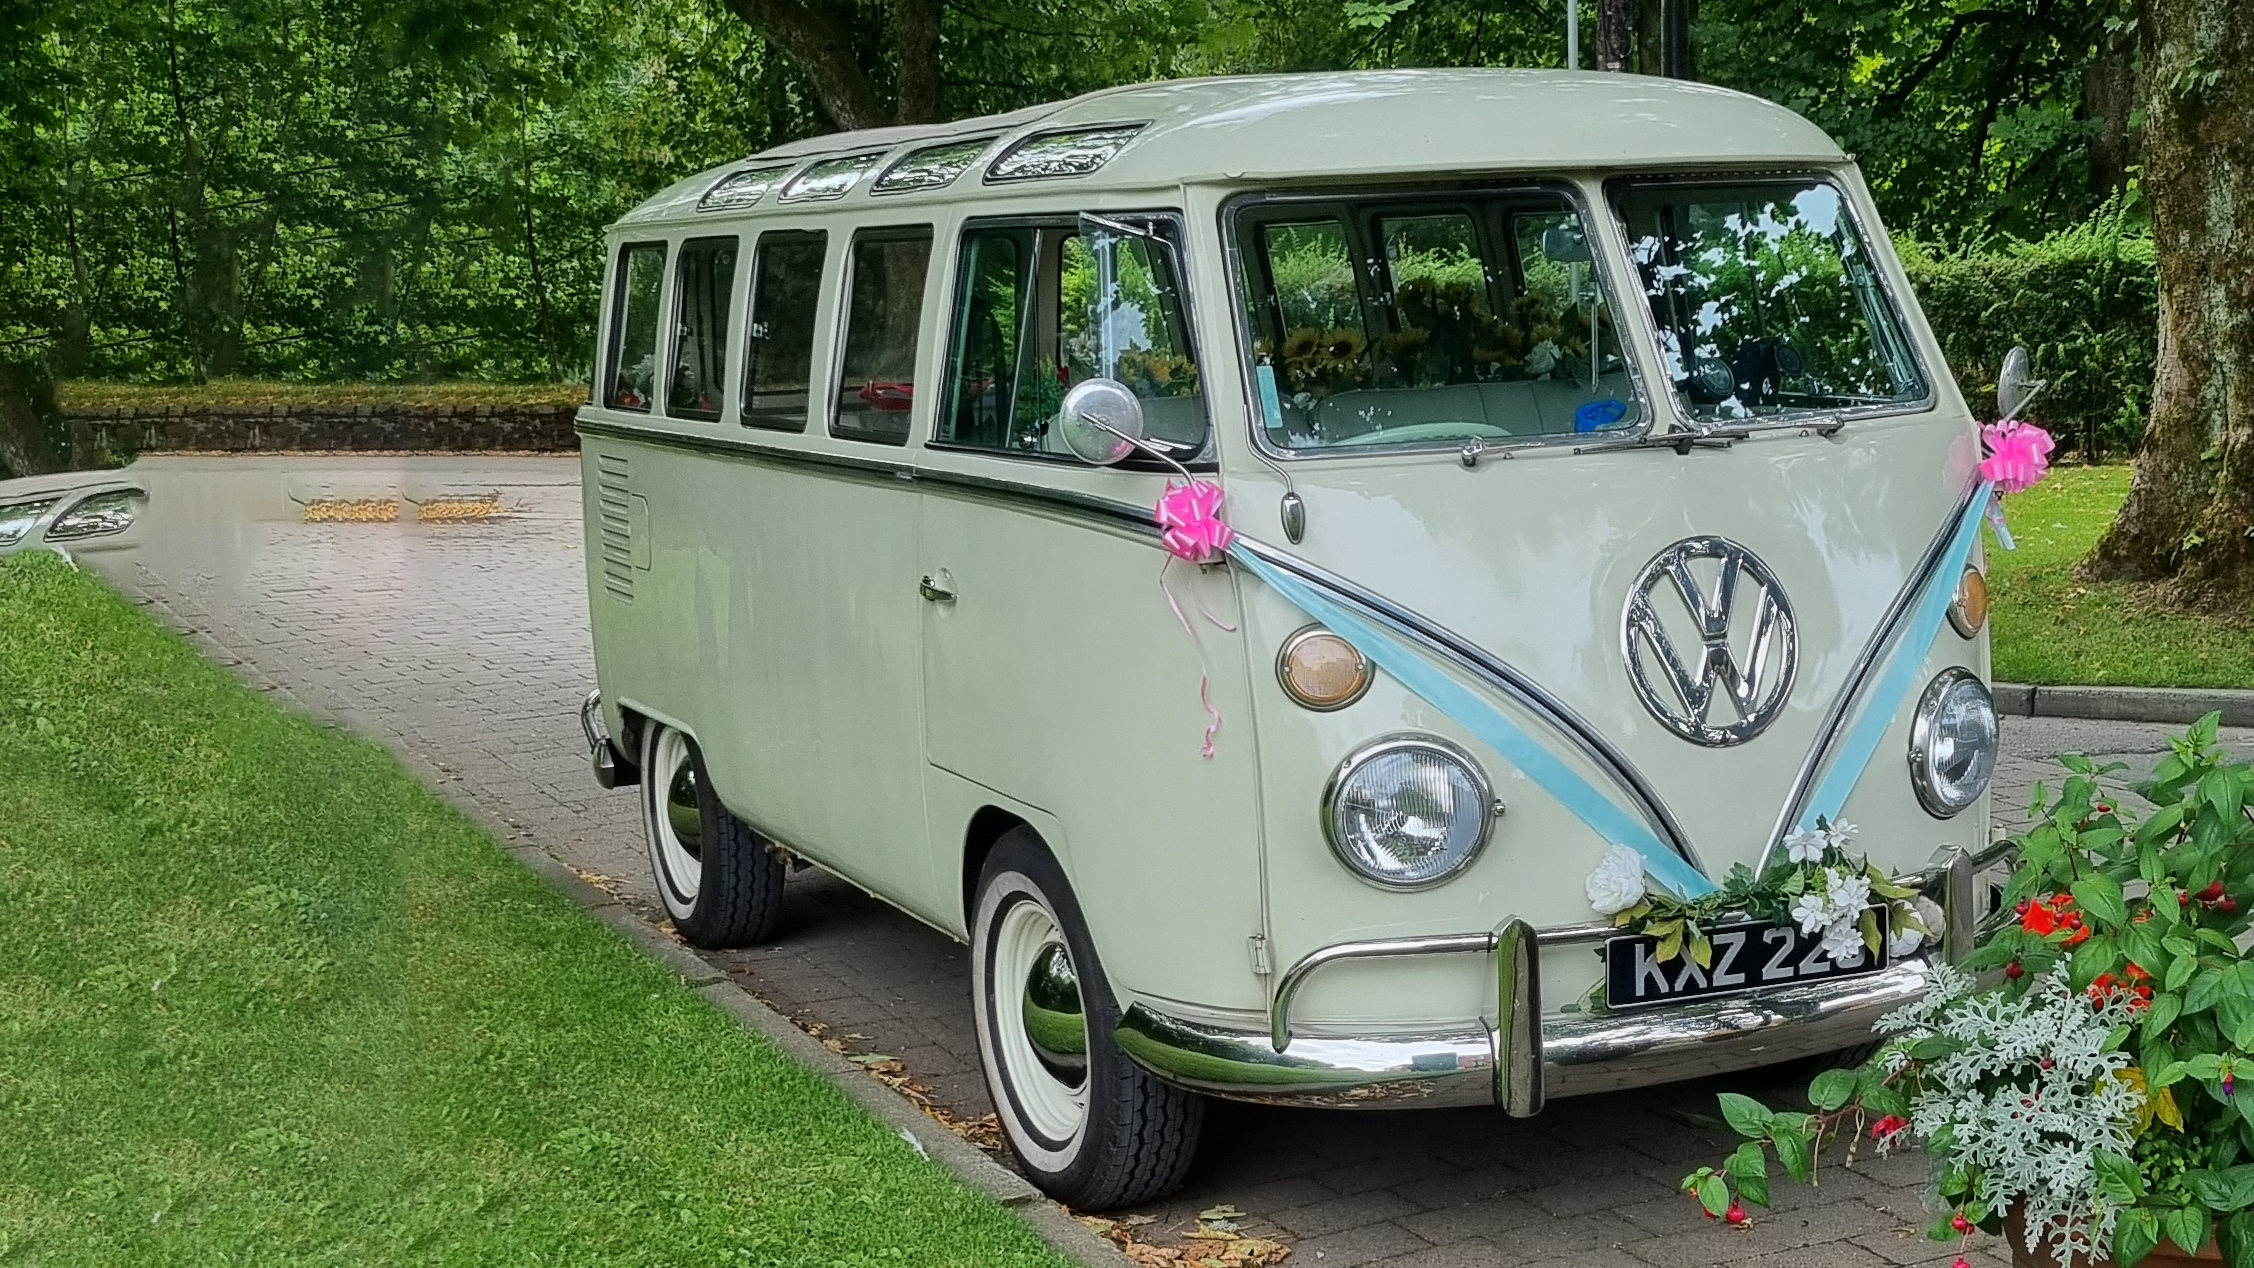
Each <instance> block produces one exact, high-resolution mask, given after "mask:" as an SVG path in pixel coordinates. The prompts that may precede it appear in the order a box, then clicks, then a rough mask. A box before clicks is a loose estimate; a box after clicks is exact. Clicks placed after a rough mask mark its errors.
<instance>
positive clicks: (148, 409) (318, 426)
mask: <svg viewBox="0 0 2254 1268" xmlns="http://www.w3.org/2000/svg"><path fill="white" fill-rule="evenodd" d="M577 413H578V409H577V407H575V406H561V407H558V406H520V405H237V406H204V405H141V406H127V407H121V408H116V409H106V410H84V409H81V410H66V411H65V417H66V418H67V419H68V420H69V422H70V437H71V458H72V465H74V466H77V467H95V466H101V465H104V464H105V463H111V462H120V461H124V460H126V459H129V458H131V457H132V456H133V455H134V454H137V453H160V452H180V451H184V450H185V451H197V452H222V453H254V452H260V451H274V450H287V451H320V450H373V451H405V450H451V451H465V450H468V451H477V450H533V451H558V450H563V451H572V450H577V449H578V448H579V437H578V435H577V434H576V433H575V432H574V431H573V430H572V418H573V416H574V415H576V414H577Z"/></svg>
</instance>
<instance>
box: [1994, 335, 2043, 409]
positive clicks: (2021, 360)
mask: <svg viewBox="0 0 2254 1268" xmlns="http://www.w3.org/2000/svg"><path fill="white" fill-rule="evenodd" d="M2049 385H2050V384H2049V380H2047V379H2038V378H2036V377H2035V363H2034V359H2033V358H2032V357H2029V356H2028V355H2027V349H2026V348H2025V347H2023V346H2014V347H2013V348H2012V350H2011V351H2010V352H2007V353H2005V354H2004V366H2003V369H2001V370H1998V371H1997V372H1996V417H1997V418H1998V419H1999V420H2000V421H2003V422H2009V421H2011V420H2012V419H2014V418H2017V417H2019V411H2021V410H2023V409H2026V408H2027V406H2028V404H2029V403H2030V402H2032V401H2033V400H2034V399H2035V397H2036V395H2037V394H2039V393H2040V392H2041V391H2042V390H2043V389H2044V388H2045V387H2048V386H2049Z"/></svg>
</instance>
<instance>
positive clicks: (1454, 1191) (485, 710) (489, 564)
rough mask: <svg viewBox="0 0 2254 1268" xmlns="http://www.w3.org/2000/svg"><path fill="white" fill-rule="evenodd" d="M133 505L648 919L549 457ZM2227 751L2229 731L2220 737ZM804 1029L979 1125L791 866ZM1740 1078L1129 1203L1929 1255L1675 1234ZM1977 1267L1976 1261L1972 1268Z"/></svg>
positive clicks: (2016, 751) (908, 967)
mask: <svg viewBox="0 0 2254 1268" xmlns="http://www.w3.org/2000/svg"><path fill="white" fill-rule="evenodd" d="M143 468H144V470H146V471H147V473H148V475H149V478H150V480H151V482H152V488H153V491H154V493H155V495H156V496H155V499H154V507H153V509H152V512H151V514H152V517H153V519H152V522H151V523H150V524H149V526H148V527H149V529H150V530H151V531H150V534H149V537H148V539H147V542H146V544H145V545H144V546H143V547H142V548H141V549H140V550H139V551H138V552H136V553H135V554H133V555H130V556H118V557H113V558H111V559H108V560H106V561H105V560H97V561H96V562H97V563H98V564H99V565H100V566H101V567H103V568H104V569H105V570H107V571H109V572H110V573H112V574H113V575H114V576H115V577H116V579H117V580H118V581H119V582H120V583H122V584H123V585H125V586H126V587H127V588H129V589H136V590H139V591H140V592H142V593H143V594H145V595H147V596H148V597H150V598H152V599H155V600H157V601H158V602H159V603H161V605H162V606H163V608H164V609H165V611H166V612H167V613H168V615H169V616H170V617H171V618H172V619H173V620H174V621H176V622H178V623H181V624H184V625H186V626H188V627H189V628H190V629H192V630H193V631H195V632H196V633H198V634H199V635H201V636H202V637H203V638H204V639H205V640H206V641H207V643H208V644H209V645H211V646H213V647H215V648H220V649H225V650H224V651H223V652H221V653H220V654H221V655H222V656H223V657H225V658H228V659H232V658H234V657H240V658H241V660H242V663H241V664H240V665H239V667H238V672H240V673H242V674H243V675H244V676H245V677H246V678H248V679H249V680H250V681H252V682H254V683H257V684H259V685H261V686H263V687H266V688H267V689H269V690H273V691H275V692H277V693H278V694H279V695H281V696H282V697H283V698H284V699H286V700H289V701H292V702H294V703H297V704H299V705H301V706H302V707H305V708H308V709H311V710H314V711H316V712H320V713H324V714H326V715H329V716H331V717H334V718H337V719H338V720H340V721H341V722H343V723H344V724H346V725H348V726H351V727H352V728H353V729H355V730H357V731H360V732H361V733H363V734H366V735H369V736H371V737H374V738H378V739H381V740H384V741H385V742H387V743H390V744H392V745H393V746H395V747H396V748H398V749H400V750H402V751H405V752H408V753H411V754H413V755H415V756H416V757H417V758H419V759H421V760H422V761H424V762H427V763H430V764H431V765H433V766H435V767H436V768H437V769H438V770H439V771H440V772H441V775H440V778H441V779H442V780H444V781H447V782H453V781H459V783H458V787H456V788H453V789H450V790H449V791H451V792H454V793H456V794H459V795H464V796H466V797H468V798H470V799H472V800H473V801H475V802H476V803H477V804H478V805H479V806H480V807H482V808H483V809H484V810H486V811H487V812H488V813H489V814H490V815H492V816H493V817H494V818H496V819H498V820H500V821H501V822H503V823H506V824H508V825H510V826H511V830H512V832H514V833H515V834H517V835H518V836H519V837H520V838H521V839H524V840H530V841H535V842H537V843H538V844H540V845H541V846H544V847H545V848H546V849H548V850H549V851H550V852H552V853H553V854H555V855H556V856H557V857H558V858H560V859H562V860H564V861H565V862H567V863H569V864H571V865H572V866H574V867H576V868H579V869H582V870H583V871H585V872H587V873H592V874H594V875H597V876H600V877H604V878H607V880H606V883H607V884H609V885H610V886H612V887H613V888H615V890H616V891H617V892H619V893H620V894H621V895H622V896H623V897H624V898H625V899H626V900H627V901H629V902H631V903H635V904H638V905H641V906H642V907H643V908H644V909H645V910H647V909H648V907H649V905H650V903H651V895H650V880H649V875H648V870H647V867H646V864H645V862H644V859H643V855H642V850H641V842H640V838H639V829H638V826H637V823H636V817H635V813H634V800H633V795H632V793H631V792H628V791H625V790H621V791H618V792H609V793H606V792H603V791H601V790H600V789H598V788H596V787H595V786H594V784H593V782H592V780H591V779H590V778H589V776H588V773H587V767H586V764H585V761H584V759H583V757H582V755H581V741H580V739H579V734H578V723H577V720H576V709H577V705H578V702H579V699H580V697H581V696H582V695H584V694H585V692H586V690H587V688H588V685H589V684H590V683H591V682H592V681H593V677H594V672H593V664H592V653H591V650H590V648H589V644H588V639H587V633H586V595H585V590H584V584H585V583H584V573H583V572H582V569H581V557H580V543H579V518H578V517H579V498H578V469H577V465H576V462H575V461H574V460H571V459H555V458H538V459H529V458H435V457H434V458H366V459H351V458H328V459H314V458H235V459H224V460H221V459H186V458H180V459H158V460H151V461H148V462H145V463H144V464H143ZM489 490H492V491H499V492H500V493H501V495H502V497H503V500H504V502H505V504H506V505H507V506H509V507H510V508H511V509H510V511H509V513H508V514H507V515H506V516H505V517H503V518H501V519H499V520H495V521H490V522H485V523H471V524H454V525H443V526H440V525H417V524H413V523H399V524H307V523H304V522H302V516H301V513H300V512H299V511H298V508H297V506H296V503H295V501H293V500H292V499H293V498H294V499H296V500H297V501H302V500H305V499H307V498H311V497H316V496H323V495H326V496H335V497H367V496H396V495H397V494H398V493H400V492H404V493H405V495H406V496H407V497H409V498H414V499H418V500H419V499H422V498H424V497H427V496H429V495H431V494H432V493H442V492H481V491H489ZM2007 728H2008V729H2007V731H2006V742H2007V752H2008V756H2007V759H2006V761H2005V763H2004V768H2003V772H2002V776H2001V779H2000V781H1999V783H2000V792H2001V796H2002V798H2003V801H2002V803H2001V804H2003V805H2006V806H2023V805H2024V804H2025V802H2026V799H2027V790H2028V787H2029V786H2030V785H2031V783H2032V782H2033V781H2034V780H2035V779H2037V778H2047V779H2051V780H2052V781H2053V782H2054V783H2055V781H2056V776H2055V774H2054V773H2053V772H2054V771H2055V769H2056V768H2055V766H2054V765H2053V764H2052V763H2051V760H2050V757H2051V755H2052V754H2055V753H2058V752H2066V751H2087V752H2093V753H2103V754H2107V755H2113V756H2119V757H2121V758H2122V759H2123V760H2126V761H2129V762H2131V763H2132V764H2140V763H2141V764H2142V765H2144V766H2146V767H2149V764H2150V761H2151V760H2152V759H2151V756H2150V755H2151V754H2153V753H2154V752H2157V751H2161V750H2162V749H2163V747H2164V745H2163V742H2162V737H2163V736H2164V735H2165V734H2166V731H2167V728H2163V727H2140V726H2130V725H2123V724H2111V723H2107V724H2100V723H2078V722H2055V721H2048V720H2042V721H2037V720H2030V719H2023V718H2013V719H2009V720H2008V721H2007ZM2230 739H2231V742H2233V743H2234V744H2236V745H2241V746H2244V745H2247V744H2248V743H2249V741H2250V740H2254V735H2250V734H2249V733H2238V734H2235V735H2233V736H2231V737H2230ZM710 958H711V960H712V961H713V963H715V964H716V965H718V966H720V967H723V968H725V969H726V970H727V971H729V972H731V973H734V974H737V975H739V976H740V978H741V980H743V981H744V982H745V983H746V984H747V985H749V986H750V988H751V989H752V990H753V991H755V992H756V993H757V994H759V995H760V996H761V997H762V998H764V999H766V1000H768V1001H769V1002H771V1003H772V1004H773V1005H774V1006H775V1007H777V1008H779V1009H781V1010H782V1011H784V1012H785V1013H787V1014H789V1015H790V1016H792V1017H793V1018H794V1019H797V1020H799V1021H800V1022H801V1024H813V1025H817V1026H819V1027H821V1032H820V1033H823V1034H824V1035H826V1036H827V1037H830V1038H833V1039H837V1040H839V1041H840V1042H842V1043H843V1044H844V1045H845V1047H846V1048H847V1049H848V1050H849V1051H851V1052H856V1053H861V1052H881V1053H886V1054H891V1055H893V1056H897V1057H899V1058H900V1059H901V1060H902V1062H903V1063H904V1065H905V1067H906V1070H907V1072H908V1073H909V1075H910V1076H911V1077H912V1078H913V1079H914V1080H915V1081H916V1082H917V1083H918V1084H920V1085H921V1086H923V1087H924V1088H927V1089H928V1090H929V1093H930V1095H931V1097H932V1099H933V1100H934V1101H935V1102H936V1103H937V1104H939V1105H941V1106H943V1107H945V1108H946V1109H948V1110H950V1111H952V1112H953V1113H955V1114H957V1115H959V1116H961V1117H963V1118H976V1117H977V1116H979V1115H983V1114H985V1113H987V1112H989V1110H990V1108H991V1107H990V1106H989V1104H988V1102H987V1100H986V1096H985V1091H984V1088H983V1086H982V1084H981V1081H980V1078H979V1075H978V1067H977V1052H976V1042H975V1040H974V1038H973V1036H972V1032H971V1027H970V1023H969V1019H968V1017H969V1014H968V1008H967V987H966V985H965V983H966V981H967V978H968V973H967V970H966V968H965V964H964V956H963V953H962V951H961V949H960V948H958V947H956V946H955V945H954V944H952V943H950V942H949V941H947V940H946V939H944V938H942V937H940V936H939V935H937V934H934V933H933V932H931V931H930V930H928V929H926V928H924V927H923V926H921V925H919V924H917V923H915V922H914V921H912V920H909V919H908V918H906V917H904V916H901V915H899V914H897V913H895V912H894V911H892V910H891V909H890V908H888V907H886V906H884V905H883V904H881V903H879V902H877V901H875V900H874V899H871V898H869V897H867V896H866V895H864V894H862V893H860V892H859V891H858V890H855V889H853V888H852V887H851V886H849V885H846V884H844V883H842V882H840V881H837V880H835V879H832V878H829V877H827V876H825V875H823V874H822V873H820V872H817V871H807V872H803V873H800V874H798V875H796V876H794V877H793V878H792V880H791V882H790V890H789V898H788V899H787V901H786V903H785V906H784V924H783V928H782V931H781V934H780V936H779V937H778V938H777V940H776V941H775V942H774V944H773V945H771V946H767V947H762V948H758V949H754V950H749V951H741V952H730V953H724V954H719V955H714V956H712V957H710ZM1781 1086H1783V1083H1782V1081H1780V1080H1777V1079H1774V1078H1771V1079H1763V1078H1761V1077H1759V1076H1753V1077H1748V1078H1742V1079H1737V1080H1733V1081H1728V1082H1706V1083H1697V1084H1688V1085H1683V1086H1679V1087H1675V1088H1665V1089H1658V1090H1652V1091H1645V1092H1637V1093H1626V1094H1619V1095H1613V1096H1603V1097H1590V1098H1582V1099H1576V1100H1567V1101H1563V1102H1560V1103H1558V1104H1557V1105H1556V1106H1554V1107H1552V1108H1551V1109H1550V1110H1549V1111H1548V1112H1547V1113H1545V1114H1543V1115H1542V1116H1540V1117H1539V1118H1535V1119H1532V1120H1526V1121H1516V1120H1512V1119H1510V1118H1508V1117H1507V1116H1505V1115H1503V1114H1501V1113H1500V1112H1494V1111H1467V1110H1426V1111H1403V1112H1398V1113H1386V1114H1346V1113H1324V1112H1318V1111H1306V1110H1281V1109H1263V1108H1253V1107H1246V1106H1238V1105H1216V1106H1215V1107H1214V1112H1213V1114H1212V1116H1211V1118H1210V1119H1209V1120H1208V1124H1209V1125H1208V1128H1207V1137H1206V1146H1205V1149H1204V1151H1203V1153H1202V1154H1201V1156H1200V1161H1199V1164H1198V1167H1197V1169H1196V1170H1195V1172H1193V1174H1192V1175H1191V1178H1190V1181H1189V1184H1188V1186H1187V1188H1186V1189H1185V1191H1184V1192H1183V1193H1182V1194H1180V1195H1179V1196H1177V1197H1176V1198H1174V1199H1172V1200H1170V1201H1166V1202H1162V1203H1158V1204H1155V1205H1153V1206H1152V1207H1150V1208H1148V1209H1147V1210H1145V1211H1142V1212H1140V1213H1139V1214H1141V1215H1146V1216H1150V1217H1152V1218H1151V1219H1150V1221H1149V1222H1148V1223H1147V1224H1144V1225H1142V1226H1140V1227H1141V1228H1142V1229H1143V1232H1144V1235H1145V1236H1147V1237H1149V1238H1151V1239H1152V1240H1161V1241H1163V1240H1168V1238H1167V1237H1166V1234H1167V1233H1168V1232H1169V1231H1174V1232H1179V1231H1181V1230H1185V1229H1187V1228H1189V1227H1191V1226H1192V1224H1193V1222H1194V1217H1195V1214H1196V1212H1197V1211H1199V1210H1200V1209H1202V1208H1205V1207H1208V1206H1211V1205H1214V1204H1218V1203H1230V1204H1233V1205H1235V1206H1237V1207H1238V1208H1239V1209H1241V1210H1243V1211H1244V1212H1246V1213H1247V1215H1248V1216H1249V1219H1248V1221H1247V1227H1248V1231H1251V1232H1255V1233H1260V1234H1264V1235H1269V1236H1276V1237H1280V1238H1282V1239H1284V1240H1288V1241H1290V1242H1291V1243H1292V1244H1293V1246H1294V1248H1295V1252H1296V1257H1295V1259H1294V1263H1296V1264H1300V1265H1309V1266H1312V1265H1321V1266H1322V1268H1350V1266H1351V1265H1359V1264H1385V1265H1390V1266H1395V1268H1412V1266H1413V1268H1441V1266H1442V1265H1459V1264H1461V1265H1472V1264H1478V1265H1494V1264H1541V1263H1555V1264H1561V1265H1562V1264H1573V1265H1583V1266H1587V1268H1613V1266H1618V1268H1704V1266H1706V1265H1723V1264H1730V1265H1738V1266H1741V1268H1755V1266H1762V1265H1771V1264H1774V1265H1778V1266H1780V1268H1781V1266H1783V1265H1791V1266H1792V1268H1833V1266H1846V1265H1858V1266H1862V1265H1878V1266H1891V1265H1921V1264H1935V1265H1945V1264H1948V1263H1949V1262H1950V1261H1951V1260H1952V1259H1953V1258H1954V1251H1953V1250H1951V1249H1949V1248H1947V1247H1942V1246H1938V1245H1937V1244H1935V1243H1933V1242H1930V1241H1926V1240H1924V1238H1923V1237H1922V1236H1921V1235H1919V1230H1922V1229H1923V1227H1924V1226H1925V1225H1926V1224H1927V1223H1928V1222H1929V1220H1930V1216H1928V1215H1927V1214H1926V1213H1925V1212H1924V1211H1923V1210H1922V1209H1921V1206H1920V1192H1921V1190H1922V1188H1923V1185H1924V1172H1923V1168H1922V1165H1921V1164H1920V1163H1919V1162H1918V1161H1916V1160H1915V1159H1912V1158H1902V1159H1896V1160H1889V1161H1884V1162H1870V1161H1866V1162H1865V1163H1864V1164H1863V1165H1862V1166H1860V1167H1858V1169H1857V1170H1856V1171H1854V1172H1852V1173H1848V1172H1840V1171H1837V1170H1832V1171H1829V1172H1827V1174H1826V1178H1825V1180H1824V1182H1823V1184H1822V1186H1821V1187H1820V1188H1818V1189H1815V1190H1805V1189H1799V1188H1796V1187H1794V1186H1791V1185H1789V1184H1784V1183H1780V1184H1779V1185H1778V1186H1777V1190H1776V1192H1777V1195H1778V1199H1779V1202H1780V1208H1779V1209H1778V1210H1777V1211H1775V1212H1773V1213H1771V1214H1768V1215H1766V1216H1764V1217H1762V1218H1760V1219H1758V1220H1757V1222H1756V1225H1755V1227H1754V1228H1752V1229H1751V1230H1747V1231H1734V1232H1733V1231H1725V1230H1722V1229H1719V1228H1716V1227H1713V1226H1711V1225H1709V1224H1707V1223H1706V1222H1705V1221H1704V1220H1703V1219H1701V1218H1700V1217H1699V1216H1698V1214H1697V1212H1696V1210H1695V1208H1693V1207H1692V1206H1691V1204H1690V1203H1689V1202H1688V1200H1687V1199H1685V1198H1683V1197H1682V1196H1680V1195H1679V1194H1677V1193H1676V1192H1675V1190H1674V1185H1675V1181H1676V1180H1677V1179H1678V1178H1679V1177H1680V1176H1681V1175H1682V1174H1683V1172H1684V1171H1685V1170H1687V1169H1688V1168H1689V1167H1690V1166H1693V1165H1696V1164H1697V1163H1699V1162H1703V1161H1711V1160H1714V1159H1717V1158H1719V1157H1720V1156H1721V1154H1722V1153H1723V1152H1724V1151H1726V1148H1727V1146H1726V1145H1725V1144H1724V1140H1725V1137H1726V1135H1727V1133H1726V1131H1722V1130H1718V1127H1719V1125H1718V1124H1716V1123H1715V1122H1714V1121H1713V1119H1712V1117H1711V1115H1712V1106H1713V1094H1714V1092H1715V1091H1717V1090H1719V1089H1720V1088H1723V1087H1737V1088H1741V1089H1743V1090H1746V1091H1749V1092H1753V1093H1755V1094H1762V1093H1768V1094H1772V1095H1774V1094H1777V1089H1778V1088H1779V1087H1781ZM2000 1249H2001V1248H2000V1247H1994V1246H1985V1247H1975V1248H1974V1250H1973V1253H1972V1256H1971V1257H1972V1259H1973V1261H1974V1262H1975V1263H1977V1264H1980V1265H1982V1268H1991V1266H1993V1265H2000V1264H2002V1263H2004V1262H2005V1260H2004V1259H2003V1258H2002V1257H2000V1256H1999V1254H1998V1252H1999V1251H2000Z"/></svg>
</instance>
